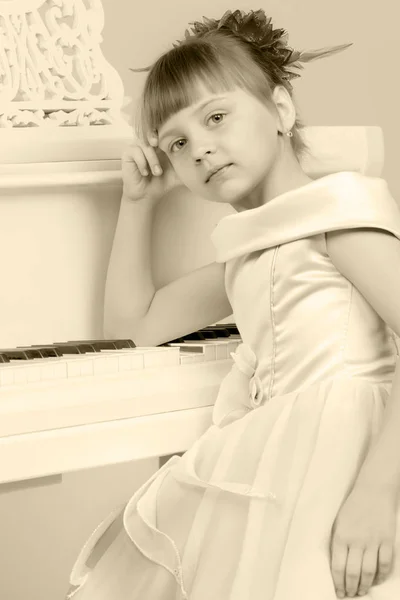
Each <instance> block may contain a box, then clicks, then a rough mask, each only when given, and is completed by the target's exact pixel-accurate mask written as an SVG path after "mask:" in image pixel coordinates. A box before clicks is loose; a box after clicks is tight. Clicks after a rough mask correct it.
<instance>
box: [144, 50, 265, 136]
mask: <svg viewBox="0 0 400 600" xmlns="http://www.w3.org/2000/svg"><path fill="white" fill-rule="evenodd" d="M226 50H227V52H226V53H221V48H218V49H217V48H215V47H214V46H213V44H211V43H210V42H209V41H207V42H206V41H205V40H204V41H203V40H196V41H195V42H191V43H185V44H182V45H181V46H178V47H176V48H174V49H173V50H170V51H169V52H168V53H166V54H164V55H162V56H161V57H160V58H159V60H158V61H157V62H156V63H155V65H154V66H153V68H152V70H151V72H150V74H149V76H148V79H147V81H146V84H145V88H144V91H143V95H142V102H141V106H140V110H141V115H140V118H139V119H138V120H137V125H138V126H139V127H141V129H139V128H138V127H137V134H138V135H139V136H140V137H142V139H143V141H144V140H146V138H147V135H148V134H149V133H150V132H151V131H154V130H158V129H159V128H160V126H161V125H162V124H163V123H165V122H166V121H167V120H168V119H169V118H170V117H171V116H173V115H174V114H176V113H177V112H179V111H180V110H182V109H184V108H187V107H188V106H190V105H192V104H194V103H195V102H197V101H198V100H199V96H200V93H199V87H200V85H201V84H202V85H203V86H204V87H205V88H206V89H207V90H208V91H210V93H220V92H224V91H232V90H234V89H235V87H241V88H247V89H248V90H249V91H252V92H253V93H254V90H255V87H256V88H257V89H259V92H260V93H259V96H260V95H261V94H263V96H264V99H265V100H266V99H267V97H268V96H267V95H266V92H267V90H266V89H265V86H266V80H265V76H264V75H263V74H262V72H261V70H260V69H259V68H258V66H256V65H254V63H253V62H252V61H251V60H249V59H247V57H246V56H244V55H243V51H242V52H237V47H236V48H235V50H236V52H233V53H232V49H230V48H226ZM246 59H247V60H246ZM243 73H246V74H247V77H246V75H243ZM249 79H250V81H249ZM199 84H200V85H199ZM261 88H264V89H263V90H262V89H261Z"/></svg>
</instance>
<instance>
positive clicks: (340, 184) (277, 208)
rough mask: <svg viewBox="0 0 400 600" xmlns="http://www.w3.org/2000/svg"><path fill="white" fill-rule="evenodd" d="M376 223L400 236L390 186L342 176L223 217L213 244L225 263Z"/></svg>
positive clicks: (218, 259)
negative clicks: (309, 238)
mask: <svg viewBox="0 0 400 600" xmlns="http://www.w3.org/2000/svg"><path fill="white" fill-rule="evenodd" d="M374 224H375V227H379V226H380V225H381V227H383V228H384V229H388V230H389V231H392V232H393V233H395V235H396V236H398V233H400V210H399V208H398V206H397V204H396V202H395V201H394V200H393V198H392V196H391V195H390V193H389V190H388V186H387V183H386V181H385V180H384V179H381V178H378V177H369V176H366V175H363V174H361V173H357V172H351V171H341V172H340V173H333V174H330V175H326V176H325V177H321V178H319V179H316V180H314V181H311V182H310V183H307V184H306V185H303V186H301V187H299V188H296V189H294V190H290V191H288V192H285V193H284V194H280V195H279V196H276V197H275V198H273V199H272V200H270V201H269V202H267V203H266V204H263V205H262V206H259V207H257V208H253V209H250V210H245V211H243V212H238V213H233V214H231V215H228V216H226V217H223V218H222V219H221V220H220V221H219V223H218V224H217V226H216V227H215V228H214V230H213V232H212V234H211V241H212V243H213V244H214V246H215V248H216V262H227V261H228V260H231V259H232V258H237V257H239V256H242V255H244V254H249V253H250V252H255V251H257V250H261V249H266V248H270V247H272V246H277V245H280V244H284V243H287V242H290V241H294V240H296V239H301V238H304V237H308V236H311V235H316V234H318V233H321V232H322V231H332V230H335V229H340V228H345V229H346V228H347V229H348V228H351V227H363V226H364V227H365V226H370V227H373V226H374ZM379 224H380V225H379ZM398 237H399V236H398Z"/></svg>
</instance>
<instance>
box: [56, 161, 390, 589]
mask: <svg viewBox="0 0 400 600" xmlns="http://www.w3.org/2000/svg"><path fill="white" fill-rule="evenodd" d="M359 227H370V228H379V229H383V230H387V231H389V232H391V233H392V234H394V235H395V236H396V237H397V238H399V239H400V211H399V208H398V206H397V204H396V202H395V201H394V199H393V198H392V196H391V195H390V193H389V190H388V186H387V184H386V182H385V181H384V180H383V179H380V178H375V177H367V176H365V175H361V174H358V173H353V172H341V173H335V174H333V175H328V176H325V177H322V178H321V179H318V180H315V181H312V182H310V183H309V184H307V185H305V186H303V187H301V188H299V189H296V190H292V191H289V192H286V193H284V194H282V195H280V196H278V197H276V198H274V199H273V200H271V201H270V202H268V203H267V204H266V205H263V206H261V207H259V208H256V209H253V210H249V211H244V212H241V213H235V214H232V215H229V216H227V217H224V218H223V219H222V220H221V221H220V222H219V223H218V225H217V226H216V228H215V229H214V231H213V233H212V241H213V243H214V245H215V248H216V260H217V261H218V262H224V263H226V290H227V294H228V297H229V299H230V302H231V305H232V308H233V311H234V316H235V320H236V324H237V326H238V328H239V331H240V334H241V337H242V341H243V343H242V344H241V345H240V346H239V347H238V348H237V350H236V352H235V353H232V356H233V358H234V364H233V367H232V369H231V371H230V372H229V373H228V375H227V376H226V378H225V379H224V380H223V382H222V384H221V387H220V391H219V395H218V397H217V400H216V403H215V406H214V409H213V421H212V424H211V426H210V427H209V429H208V430H207V431H206V432H205V433H204V434H203V435H202V436H201V437H200V438H199V439H198V440H197V441H196V443H195V444H194V445H193V446H192V447H191V448H190V449H189V450H188V451H187V452H186V453H185V454H184V455H183V456H182V457H179V456H173V457H172V458H171V459H170V460H169V461H168V462H167V463H166V464H165V465H164V466H163V467H162V468H161V469H159V470H158V471H157V472H156V473H155V474H154V475H153V476H152V477H151V478H150V479H149V480H148V481H147V482H146V483H145V484H144V485H143V486H142V487H141V488H140V489H138V490H137V491H136V493H135V494H134V495H133V496H132V497H131V498H130V499H129V500H128V501H127V502H126V503H125V504H124V505H122V506H119V507H117V508H116V509H115V511H113V512H112V513H111V514H110V515H108V517H107V518H106V519H105V520H104V521H103V522H102V523H101V524H100V525H99V526H98V528H97V529H96V530H95V531H94V533H93V534H92V536H91V537H90V538H89V540H88V541H87V543H86V545H85V546H84V547H83V549H82V550H81V552H80V554H79V556H78V558H77V560H76V562H75V565H74V567H73V569H72V573H71V576H70V584H71V587H70V589H69V591H68V595H67V598H73V600H188V599H190V600H336V593H335V587H334V584H333V579H332V573H331V569H330V550H329V546H330V539H331V530H332V526H333V524H334V521H335V518H336V516H337V514H338V511H339V509H340V506H341V504H342V502H343V500H344V499H345V497H346V496H347V494H348V492H349V491H350V489H351V488H352V486H353V484H354V482H355V478H356V476H357V473H358V471H359V469H360V466H361V464H362V462H363V460H364V459H365V456H366V453H367V451H368V448H369V446H370V444H371V442H372V441H373V439H374V436H375V435H376V434H377V433H378V432H379V429H380V426H381V423H382V417H383V413H384V409H385V404H386V402H387V400H388V398H389V396H390V392H391V384H392V380H393V375H394V370H395V364H396V360H397V356H398V352H397V346H396V337H395V336H394V334H393V332H392V331H391V330H390V329H389V327H388V326H387V324H386V323H385V322H384V321H383V320H382V319H381V318H380V317H379V316H378V314H377V313H376V312H375V311H374V310H373V309H372V307H371V306H370V304H369V303H367V301H366V300H365V299H364V297H363V296H362V295H361V294H360V293H359V292H358V290H357V289H356V288H355V287H354V286H353V285H352V284H351V283H350V282H349V281H348V280H347V279H346V278H345V277H344V276H343V275H342V274H341V273H340V272H338V270H337V269H336V268H335V267H334V265H333V263H332V261H331V260H330V258H329V255H328V253H327V249H326V236H325V232H327V231H332V230H338V229H349V228H359ZM364 598H365V599H366V600H395V599H396V598H400V511H399V520H398V526H397V537H396V546H395V562H394V567H393V570H392V573H391V574H390V576H389V578H388V579H387V580H386V581H385V582H383V583H382V584H379V585H373V586H372V587H371V589H370V591H369V593H368V594H367V595H366V596H364Z"/></svg>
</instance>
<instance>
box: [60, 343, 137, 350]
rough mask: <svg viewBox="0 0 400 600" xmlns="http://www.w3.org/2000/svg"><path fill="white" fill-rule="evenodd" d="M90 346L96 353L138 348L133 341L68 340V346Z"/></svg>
mask: <svg viewBox="0 0 400 600" xmlns="http://www.w3.org/2000/svg"><path fill="white" fill-rule="evenodd" d="M82 342H83V343H86V344H90V345H91V346H93V348H95V351H96V352H100V350H121V349H123V348H136V344H135V343H134V342H133V340H68V342H67V343H68V344H81V343H82Z"/></svg>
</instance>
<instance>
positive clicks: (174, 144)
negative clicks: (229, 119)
mask: <svg viewBox="0 0 400 600" xmlns="http://www.w3.org/2000/svg"><path fill="white" fill-rule="evenodd" d="M224 116H225V113H214V114H213V115H211V116H210V119H212V118H213V117H224ZM210 119H208V120H210ZM220 122H221V120H219V121H217V123H220ZM182 141H183V140H182V139H180V140H177V141H176V142H174V143H173V144H172V146H171V151H172V152H173V148H174V146H176V144H179V142H182ZM181 148H182V146H180V147H179V150H180V149H181Z"/></svg>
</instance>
